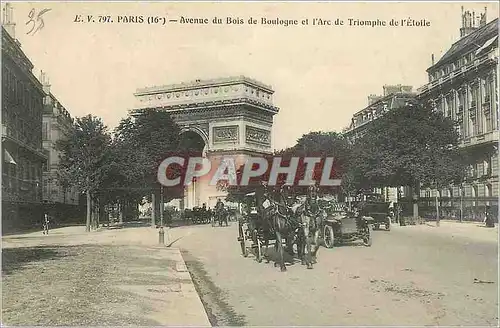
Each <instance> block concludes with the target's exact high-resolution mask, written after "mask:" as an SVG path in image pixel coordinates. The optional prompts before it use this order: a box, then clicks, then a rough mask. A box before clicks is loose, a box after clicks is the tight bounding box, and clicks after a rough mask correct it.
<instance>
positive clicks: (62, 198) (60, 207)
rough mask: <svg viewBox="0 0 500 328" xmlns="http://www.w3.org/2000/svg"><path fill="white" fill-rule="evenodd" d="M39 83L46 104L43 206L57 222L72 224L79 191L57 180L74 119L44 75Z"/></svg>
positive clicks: (75, 213) (43, 127)
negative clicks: (62, 143)
mask: <svg viewBox="0 0 500 328" xmlns="http://www.w3.org/2000/svg"><path fill="white" fill-rule="evenodd" d="M40 82H41V83H42V86H43V91H44V92H45V98H44V100H43V104H44V111H43V122H42V140H43V148H44V149H45V150H46V151H47V154H48V158H47V162H46V163H45V165H44V166H43V203H44V207H45V212H47V213H49V214H50V215H51V216H52V218H53V220H56V221H58V222H61V221H65V220H71V219H72V217H74V216H75V215H77V211H78V204H79V193H78V190H77V188H75V187H71V186H69V185H68V186H66V185H65V184H64V183H62V180H61V179H60V178H59V177H58V166H59V151H57V150H56V149H55V145H56V143H57V141H58V140H61V139H63V138H65V137H66V135H67V134H68V133H69V132H70V131H71V128H72V126H73V118H72V117H71V115H70V114H69V112H68V111H67V110H66V108H64V106H62V105H61V103H60V102H59V101H58V100H57V98H56V97H55V96H54V95H53V94H52V93H51V91H50V83H49V79H48V77H47V75H46V74H45V73H44V72H42V73H41V75H40Z"/></svg>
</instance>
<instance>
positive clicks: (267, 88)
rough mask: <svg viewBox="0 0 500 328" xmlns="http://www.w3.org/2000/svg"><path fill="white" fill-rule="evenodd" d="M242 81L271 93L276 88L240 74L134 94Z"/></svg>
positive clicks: (166, 86) (153, 88)
mask: <svg viewBox="0 0 500 328" xmlns="http://www.w3.org/2000/svg"><path fill="white" fill-rule="evenodd" d="M240 83H244V84H249V85H253V86H255V87H257V88H259V89H262V90H264V91H267V92H269V93H271V94H272V93H274V90H273V89H272V87H271V86H269V85H266V84H264V83H262V82H259V81H257V80H254V79H252V78H249V77H246V76H243V75H240V76H234V77H223V78H216V79H210V80H195V81H190V82H182V83H177V84H168V85H162V86H153V87H146V88H140V89H137V92H136V93H135V94H134V95H135V96H140V95H146V94H154V93H161V92H165V91H184V90H192V89H200V88H204V87H211V86H222V85H233V84H240Z"/></svg>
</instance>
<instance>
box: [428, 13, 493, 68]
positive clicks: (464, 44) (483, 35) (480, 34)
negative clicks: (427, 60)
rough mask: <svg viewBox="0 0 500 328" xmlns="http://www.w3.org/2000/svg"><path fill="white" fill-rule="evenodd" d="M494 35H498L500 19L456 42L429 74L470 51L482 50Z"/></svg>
mask: <svg viewBox="0 0 500 328" xmlns="http://www.w3.org/2000/svg"><path fill="white" fill-rule="evenodd" d="M494 35H498V18H495V19H494V20H492V21H491V22H489V23H488V24H486V25H485V26H482V27H480V28H478V29H477V30H475V31H474V32H472V33H470V34H467V35H466V36H464V37H463V38H461V39H460V40H458V41H457V42H455V43H454V44H453V45H452V46H451V48H450V49H448V51H447V52H446V53H445V54H444V55H443V57H441V59H440V60H439V61H438V62H437V63H436V64H434V65H432V66H431V67H429V68H428V69H427V72H429V71H432V70H433V69H435V68H437V67H439V66H441V65H443V64H446V63H449V62H451V61H453V60H455V59H456V58H457V57H459V56H461V55H463V54H464V53H465V52H468V51H469V50H472V49H477V48H480V47H481V46H482V44H483V43H484V41H486V40H487V39H489V38H491V37H492V36H494Z"/></svg>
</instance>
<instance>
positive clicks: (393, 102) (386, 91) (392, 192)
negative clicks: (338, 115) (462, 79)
mask: <svg viewBox="0 0 500 328" xmlns="http://www.w3.org/2000/svg"><path fill="white" fill-rule="evenodd" d="M416 95H417V94H416V92H414V91H413V87H412V86H405V85H400V84H398V85H385V86H384V87H383V94H382V95H373V94H372V95H369V96H368V106H367V107H365V108H363V109H362V110H360V111H358V112H356V113H355V114H354V115H353V117H352V119H351V125H350V126H349V127H347V128H346V129H344V131H343V134H344V136H346V137H347V139H348V140H349V141H350V142H354V141H355V140H356V139H358V138H360V137H362V136H363V134H364V133H365V131H366V129H367V127H368V126H370V124H371V123H372V122H374V121H375V120H376V119H377V118H379V117H381V116H383V115H384V114H385V113H387V112H388V111H390V110H395V109H397V108H401V107H403V106H405V105H406V104H408V102H409V101H411V100H413V99H415V97H416ZM374 192H376V193H379V194H381V195H383V196H384V198H385V200H386V201H392V202H396V201H397V199H398V192H399V196H400V197H401V196H404V195H405V192H407V191H406V190H405V189H404V188H399V190H398V188H376V189H375V190H374Z"/></svg>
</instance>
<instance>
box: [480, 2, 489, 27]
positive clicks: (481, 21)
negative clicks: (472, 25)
mask: <svg viewBox="0 0 500 328" xmlns="http://www.w3.org/2000/svg"><path fill="white" fill-rule="evenodd" d="M487 13H488V8H487V7H484V13H482V14H481V17H480V19H479V27H481V26H484V25H486V20H487V19H488V18H487V16H486V14H487Z"/></svg>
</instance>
